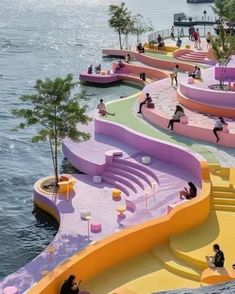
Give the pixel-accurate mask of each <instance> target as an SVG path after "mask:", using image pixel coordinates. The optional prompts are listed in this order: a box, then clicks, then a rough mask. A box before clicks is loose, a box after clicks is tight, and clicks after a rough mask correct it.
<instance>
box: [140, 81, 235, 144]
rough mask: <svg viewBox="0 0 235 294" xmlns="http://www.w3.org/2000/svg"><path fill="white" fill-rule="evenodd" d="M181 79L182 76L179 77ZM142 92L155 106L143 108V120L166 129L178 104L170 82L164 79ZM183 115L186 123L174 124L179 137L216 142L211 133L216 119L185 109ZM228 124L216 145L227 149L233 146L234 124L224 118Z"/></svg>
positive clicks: (234, 139)
mask: <svg viewBox="0 0 235 294" xmlns="http://www.w3.org/2000/svg"><path fill="white" fill-rule="evenodd" d="M179 78H182V75H179ZM144 92H146V93H147V92H148V93H150V95H151V96H152V97H153V101H154V104H155V108H154V109H150V108H146V107H144V108H143V115H144V117H145V119H146V120H147V121H149V122H151V123H152V124H153V125H156V126H160V127H162V128H166V127H167V125H168V122H169V119H170V118H171V117H172V115H173V113H174V110H175V106H176V105H177V104H179V103H178V102H177V99H176V93H175V89H174V88H173V87H171V85H170V80H169V79H165V80H161V81H158V82H155V83H153V84H151V85H149V86H147V87H145V89H144ZM185 114H186V116H187V118H188V122H187V123H175V124H174V131H175V132H176V133H178V134H180V135H184V136H187V137H191V138H195V139H199V140H203V141H209V142H212V143H215V142H216V138H215V136H214V134H213V132H212V130H213V126H214V124H215V120H216V117H213V116H207V115H204V114H202V113H198V112H194V111H191V110H189V109H188V108H185ZM225 120H226V122H228V130H226V129H225V128H224V130H223V131H221V132H218V135H219V137H220V141H219V142H218V144H221V145H223V146H228V147H234V146H235V132H234V128H235V123H234V121H233V120H232V119H228V118H225Z"/></svg>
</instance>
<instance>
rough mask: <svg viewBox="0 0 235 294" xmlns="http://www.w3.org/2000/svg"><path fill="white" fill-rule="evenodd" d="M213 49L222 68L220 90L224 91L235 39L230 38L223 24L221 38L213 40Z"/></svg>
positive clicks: (234, 47)
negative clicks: (226, 71)
mask: <svg viewBox="0 0 235 294" xmlns="http://www.w3.org/2000/svg"><path fill="white" fill-rule="evenodd" d="M211 41H212V42H211V43H212V48H213V50H214V54H215V58H216V60H217V62H218V64H219V66H220V68H221V76H220V88H221V89H222V90H223V89H224V71H225V69H226V67H227V65H228V63H229V62H230V60H231V56H232V54H233V53H234V50H235V38H234V37H232V36H230V35H229V36H228V35H227V34H226V31H225V29H224V27H223V24H220V26H219V36H218V37H217V38H216V39H214V38H212V40H211Z"/></svg>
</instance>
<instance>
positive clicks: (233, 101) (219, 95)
mask: <svg viewBox="0 0 235 294" xmlns="http://www.w3.org/2000/svg"><path fill="white" fill-rule="evenodd" d="M180 91H181V93H182V94H183V95H184V96H186V97H187V98H188V99H190V100H193V101H195V102H199V103H203V104H207V105H209V106H214V107H221V108H225V109H226V108H227V109H234V110H235V92H225V91H215V90H211V89H209V88H206V87H205V88H199V87H197V85H191V84H187V82H182V83H180Z"/></svg>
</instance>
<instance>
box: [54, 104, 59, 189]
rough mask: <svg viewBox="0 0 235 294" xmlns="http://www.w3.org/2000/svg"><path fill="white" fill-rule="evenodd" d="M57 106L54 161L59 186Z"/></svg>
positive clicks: (56, 180) (56, 181)
mask: <svg viewBox="0 0 235 294" xmlns="http://www.w3.org/2000/svg"><path fill="white" fill-rule="evenodd" d="M56 120H57V108H56V106H55V130H54V132H55V134H54V137H55V138H54V139H55V147H54V162H55V183H56V186H58V183H59V173H58V150H57V147H58V136H57V121H56Z"/></svg>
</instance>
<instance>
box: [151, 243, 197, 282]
mask: <svg viewBox="0 0 235 294" xmlns="http://www.w3.org/2000/svg"><path fill="white" fill-rule="evenodd" d="M152 253H153V255H154V256H155V257H156V258H157V259H158V260H159V261H160V262H161V263H162V264H163V266H164V268H165V269H167V270H168V271H170V272H172V273H174V274H177V275H179V276H181V277H184V278H187V279H190V280H195V281H200V280H201V274H202V270H200V269H198V268H197V267H195V266H193V265H191V266H188V265H187V264H186V263H184V262H183V261H182V260H180V259H179V258H177V257H176V256H175V255H174V254H173V252H172V251H171V249H170V248H169V246H168V245H159V246H157V247H156V248H154V249H153V250H152Z"/></svg>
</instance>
